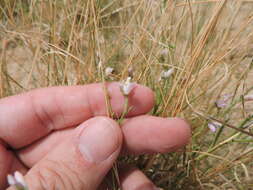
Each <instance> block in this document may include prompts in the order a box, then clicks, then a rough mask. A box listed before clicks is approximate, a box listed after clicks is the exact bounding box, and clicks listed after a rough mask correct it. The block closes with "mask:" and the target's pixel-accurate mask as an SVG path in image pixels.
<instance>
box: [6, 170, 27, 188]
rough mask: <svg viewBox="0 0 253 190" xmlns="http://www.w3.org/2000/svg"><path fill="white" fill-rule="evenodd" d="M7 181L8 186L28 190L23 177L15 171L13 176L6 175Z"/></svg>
mask: <svg viewBox="0 0 253 190" xmlns="http://www.w3.org/2000/svg"><path fill="white" fill-rule="evenodd" d="M7 181H8V183H9V185H13V186H15V187H16V188H17V189H20V190H28V186H27V184H26V182H25V179H24V176H23V175H22V174H21V173H20V172H18V171H16V172H15V173H14V176H12V175H8V176H7Z"/></svg>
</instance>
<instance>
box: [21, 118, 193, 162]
mask: <svg viewBox="0 0 253 190" xmlns="http://www.w3.org/2000/svg"><path fill="white" fill-rule="evenodd" d="M121 129H122V132H123V137H124V142H123V152H124V153H128V154H142V153H165V152H171V151H175V150H176V149H178V148H181V147H183V146H185V145H186V144H187V142H188V141H189V138H190V135H191V132H190V127H189V125H188V124H187V123H186V122H185V121H184V120H182V119H179V118H170V119H165V118H160V117H154V116H148V115H145V116H137V117H133V118H130V119H127V120H126V121H125V122H124V123H123V126H122V127H121ZM73 131H74V130H73V129H71V128H70V129H68V130H61V131H56V132H54V133H52V134H50V135H48V136H47V137H46V138H44V139H43V140H40V141H38V142H37V143H35V144H33V145H32V146H29V147H27V148H25V149H23V150H21V151H19V152H18V155H19V158H20V160H22V161H23V162H24V163H25V164H26V165H27V166H28V167H32V166H33V165H34V164H35V163H37V162H38V161H39V160H40V159H41V158H43V157H44V156H45V155H46V154H47V153H48V152H49V151H51V150H52V147H56V146H57V145H58V144H59V142H62V141H63V140H64V139H66V138H68V136H69V135H70V134H71V133H72V132H73Z"/></svg>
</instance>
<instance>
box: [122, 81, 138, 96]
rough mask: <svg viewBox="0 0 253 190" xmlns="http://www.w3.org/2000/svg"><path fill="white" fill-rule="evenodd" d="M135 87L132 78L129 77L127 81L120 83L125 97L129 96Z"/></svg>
mask: <svg viewBox="0 0 253 190" xmlns="http://www.w3.org/2000/svg"><path fill="white" fill-rule="evenodd" d="M135 86H136V83H134V82H131V77H127V79H126V81H124V82H121V83H120V90H121V92H122V93H123V95H124V96H128V95H129V94H130V92H131V91H132V90H133V89H134V87H135Z"/></svg>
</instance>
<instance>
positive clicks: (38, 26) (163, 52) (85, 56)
mask: <svg viewBox="0 0 253 190" xmlns="http://www.w3.org/2000/svg"><path fill="white" fill-rule="evenodd" d="M252 10H253V1H251V0H117V1H116V0H103V1H95V0H62V1H60V0H59V1H58V0H47V1H37V0H24V1H21V0H1V1H0V17H1V21H0V43H1V45H0V96H1V97H4V96H8V95H12V94H17V93H19V92H23V91H27V90H29V89H32V88H38V87H47V86H53V85H75V84H87V83H91V82H99V81H112V80H113V81H119V80H123V79H125V78H126V77H127V75H128V70H129V69H132V70H133V73H132V75H133V80H134V81H136V82H138V83H141V84H144V85H147V86H149V87H151V88H152V89H153V90H154V91H155V93H156V106H155V108H154V109H153V111H152V113H151V114H153V115H159V116H163V117H174V116H179V117H183V118H185V119H186V120H187V121H188V122H189V123H190V124H191V126H192V140H191V143H190V144H189V145H188V146H187V147H186V149H185V150H184V151H181V152H178V153H170V154H166V155H156V156H150V157H149V156H145V155H144V156H140V157H137V158H132V157H131V158H124V159H123V161H124V162H130V163H135V164H137V165H138V166H139V167H140V168H142V169H143V171H145V173H146V174H147V175H148V176H149V177H150V178H151V179H152V180H153V181H154V182H155V183H156V185H158V186H159V187H161V188H163V189H173V190H176V189H242V190H243V189H252V188H253V147H252V144H253V140H252V134H253V130H252V125H251V123H252V114H253V111H252V108H253V106H252V104H253V103H252V101H246V100H245V99H244V96H245V95H248V94H251V93H253V92H252V89H253V85H252V84H253V83H252V82H253V72H252V64H253V11H252ZM100 64H101V65H102V70H103V71H104V69H105V68H106V67H112V68H114V69H115V72H114V73H113V75H112V76H110V77H106V76H105V75H104V74H102V75H101V73H100V70H99V69H98V67H99V65H100ZM171 68H174V73H173V74H172V75H171V76H170V77H169V78H167V79H162V80H159V75H160V73H161V72H162V71H163V70H168V69H171ZM225 94H230V95H231V96H230V98H229V100H228V102H227V106H226V107H224V108H217V106H216V105H215V102H216V101H217V100H219V99H221V98H222V97H223V96H224V95H225ZM211 120H216V121H219V122H220V123H222V124H224V125H223V126H222V127H220V128H219V129H218V130H217V131H216V132H215V133H212V132H211V131H210V130H209V128H208V126H207V124H208V123H209V122H211Z"/></svg>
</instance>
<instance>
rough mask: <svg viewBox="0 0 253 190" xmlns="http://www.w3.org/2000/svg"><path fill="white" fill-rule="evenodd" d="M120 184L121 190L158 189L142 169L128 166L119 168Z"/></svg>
mask: <svg viewBox="0 0 253 190" xmlns="http://www.w3.org/2000/svg"><path fill="white" fill-rule="evenodd" d="M120 184H121V188H122V190H158V188H157V187H156V186H155V185H154V184H153V183H152V181H150V180H149V179H148V178H147V177H146V176H145V174H144V173H143V172H142V171H140V170H139V169H137V168H133V167H129V166H128V167H124V168H122V169H121V170H120Z"/></svg>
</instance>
